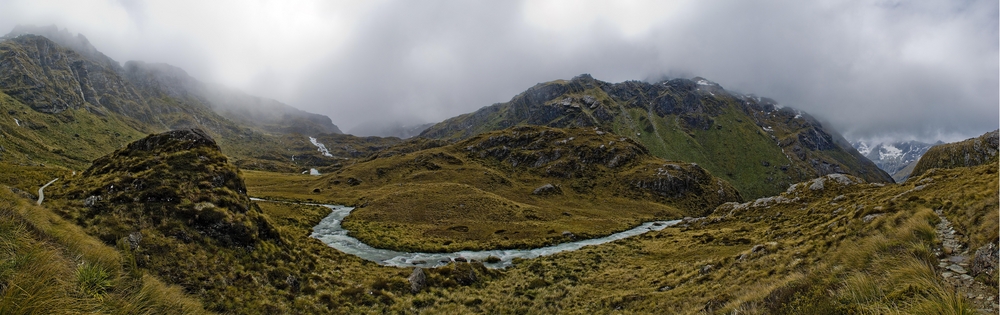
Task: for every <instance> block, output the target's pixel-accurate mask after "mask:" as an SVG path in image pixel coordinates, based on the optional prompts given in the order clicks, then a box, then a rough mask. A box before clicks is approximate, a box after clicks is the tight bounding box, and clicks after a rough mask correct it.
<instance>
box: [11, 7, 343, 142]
mask: <svg viewBox="0 0 1000 315" xmlns="http://www.w3.org/2000/svg"><path fill="white" fill-rule="evenodd" d="M23 35H37V36H42V37H45V38H47V39H49V40H51V41H53V42H54V43H56V45H57V46H61V48H64V49H67V50H71V51H73V52H75V53H77V54H79V56H67V58H60V56H58V55H56V56H54V57H55V58H53V59H54V61H59V60H60V59H65V61H66V62H67V63H69V64H71V65H72V68H73V69H71V70H70V71H68V72H67V73H71V74H73V76H75V77H77V81H78V82H76V84H73V83H74V82H68V83H69V85H68V87H69V89H68V90H58V86H57V87H56V88H57V90H56V91H55V92H57V93H55V94H56V95H59V96H62V95H67V96H66V98H68V99H67V100H65V101H63V102H58V103H57V105H53V106H55V107H56V108H54V109H51V110H56V111H58V110H60V108H64V107H66V106H67V105H68V106H79V105H81V104H82V101H86V102H88V103H90V104H92V105H97V106H105V104H102V103H101V102H100V100H103V99H104V98H107V97H111V98H112V99H116V98H117V99H125V100H127V101H131V102H135V103H140V105H143V104H141V103H143V102H144V101H147V102H148V101H151V100H152V99H156V98H161V97H163V96H169V97H172V98H174V99H176V100H179V101H181V102H183V103H190V104H192V105H199V106H203V107H207V108H210V109H213V110H214V111H215V112H217V113H218V114H220V115H222V116H223V117H225V118H227V119H230V120H233V121H235V122H237V123H240V124H249V125H252V126H257V127H260V128H262V129H264V130H267V131H275V132H282V133H287V132H298V133H302V134H310V135H315V134H319V133H341V132H340V129H338V128H337V126H335V125H334V124H333V123H332V122H331V121H330V118H329V117H326V116H323V115H318V114H313V113H307V112H304V111H301V110H298V109H296V108H294V107H291V106H288V105H286V104H282V103H280V102H278V101H275V100H271V99H262V98H259V97H255V96H251V95H247V94H246V93H243V92H240V91H237V90H233V89H229V88H226V87H223V86H218V85H210V84H206V83H203V82H200V81H198V80H196V79H194V78H192V77H190V76H188V75H187V73H186V72H185V71H184V70H182V69H180V68H177V67H173V66H170V65H167V64H147V63H144V62H142V61H129V62H126V63H125V66H124V67H122V66H121V65H119V64H118V62H117V61H114V60H112V59H111V58H109V57H107V56H105V55H104V54H102V53H101V52H99V51H97V49H96V48H95V47H94V46H92V45H91V44H90V43H89V42H88V41H87V39H86V37H84V36H83V35H77V36H72V35H70V34H69V32H68V31H66V30H65V29H63V30H61V31H60V30H59V29H58V28H56V27H55V26H54V25H53V26H48V27H34V26H23V25H18V26H17V27H15V28H14V30H13V31H11V32H10V33H9V34H7V35H6V36H4V37H3V38H4V39H17V38H19V37H21V36H23ZM36 45H37V44H36ZM43 45H44V44H43ZM51 48H52V47H40V49H44V50H45V51H43V52H42V53H43V54H47V53H48V49H51ZM41 57H47V56H41ZM29 63H30V62H29ZM23 64H24V62H21V65H22V66H23ZM16 66H17V65H15V67H16ZM39 66H41V67H45V68H51V65H50V64H48V63H46V62H45V60H42V62H41V64H40V65H39ZM60 66H62V65H60ZM61 68H64V69H60V70H65V68H66V67H61ZM46 70H48V69H46ZM91 71H98V72H99V73H98V74H90V72H91ZM37 73H38V72H37V71H34V72H33V73H29V74H28V76H31V75H32V74H37ZM36 77H37V76H36ZM105 78H107V79H111V81H110V82H104V80H102V79H105ZM49 79H50V80H51V79H54V81H61V80H62V79H63V78H51V77H50V78H49ZM43 80H44V79H43ZM42 83H43V84H44V83H53V82H51V81H49V82H42ZM59 83H63V82H59ZM57 85H61V84H57ZM90 85H94V86H90ZM109 87H111V88H118V90H109V89H108V88H109ZM39 92H42V93H44V92H51V91H44V90H43V91H39ZM66 92H70V93H66ZM72 92H77V93H72ZM88 92H89V93H88ZM7 94H9V95H11V96H14V97H15V98H18V99H19V100H22V101H24V100H25V98H21V97H20V96H19V95H16V93H7ZM69 95H74V96H69ZM75 96H80V97H81V98H83V100H81V99H79V98H76V97H75ZM88 96H90V97H88ZM25 103H29V104H30V103H31V102H25ZM65 103H68V104H65ZM123 105H124V104H123ZM151 105H152V106H153V107H156V106H155V104H151ZM117 107H121V106H117ZM112 110H113V111H115V112H119V113H120V112H121V111H120V110H115V109H112ZM129 116H130V117H136V116H135V115H129ZM136 118H137V119H139V120H142V121H144V122H150V121H149V119H150V118H149V117H136Z"/></svg>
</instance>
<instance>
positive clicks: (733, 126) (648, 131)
mask: <svg viewBox="0 0 1000 315" xmlns="http://www.w3.org/2000/svg"><path fill="white" fill-rule="evenodd" d="M515 125H543V126H551V127H587V128H598V129H600V130H604V131H606V132H612V133H616V134H618V135H621V136H624V137H628V138H632V139H634V140H636V141H637V142H639V143H642V144H643V145H645V146H646V147H648V148H649V150H650V152H652V153H653V154H654V155H655V156H658V157H661V158H665V159H669V160H683V161H689V162H697V163H699V164H702V165H703V166H704V167H705V168H706V169H708V170H710V171H711V172H713V173H714V174H716V175H718V176H720V177H723V178H725V179H726V180H728V181H730V182H732V183H733V184H734V185H735V186H737V188H738V189H739V190H740V191H741V193H743V194H744V195H746V196H748V197H760V196H766V195H774V194H777V193H778V192H781V191H784V189H785V188H787V187H788V185H790V184H792V183H794V182H797V181H802V180H807V179H811V178H814V177H818V176H821V175H825V174H832V173H848V174H852V175H856V176H859V177H861V178H864V179H865V180H867V181H872V182H892V179H891V177H890V176H889V175H888V174H886V173H885V172H884V171H882V170H881V169H878V167H877V166H875V165H874V164H873V163H871V162H870V161H868V160H867V159H865V158H864V157H863V156H861V155H860V153H858V152H857V151H856V150H855V149H854V148H853V147H851V146H850V144H849V142H847V140H846V139H844V138H843V137H842V136H840V135H839V134H837V133H836V132H835V131H833V130H831V129H829V128H827V127H825V126H823V125H822V124H821V123H819V122H818V121H817V120H815V119H814V118H812V117H811V116H809V115H808V114H806V113H803V112H801V111H799V110H796V109H793V108H790V107H782V106H780V105H778V104H777V102H776V101H774V100H772V99H769V98H766V97H757V96H754V95H743V94H736V93H732V92H729V91H726V90H725V89H724V88H722V86H720V85H719V84H717V83H714V82H711V81H708V80H706V79H704V78H700V77H696V78H694V79H690V80H689V79H672V80H666V81H661V82H656V83H647V82H640V81H625V82H622V83H608V82H603V81H599V80H596V79H594V78H593V77H591V76H590V75H588V74H583V75H580V76H577V77H574V78H573V79H571V80H556V81H550V82H545V83H539V84H537V85H535V86H533V87H531V88H529V89H528V90H526V91H524V92H522V93H520V94H518V95H516V96H514V97H513V98H511V100H510V101H508V102H506V103H497V104H493V105H490V106H485V107H483V108H480V109H479V110H476V111H474V112H471V113H467V114H462V115H459V116H456V117H452V118H449V119H447V120H445V121H443V122H441V123H438V124H436V125H434V126H431V127H430V128H428V129H427V130H425V131H424V132H423V133H421V135H420V136H421V137H425V138H434V139H445V140H449V139H450V140H455V139H464V138H468V137H471V136H473V135H475V134H479V133H482V132H486V131H490V130H498V129H503V128H508V127H511V126H515Z"/></svg>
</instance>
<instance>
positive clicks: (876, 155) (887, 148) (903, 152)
mask: <svg viewBox="0 0 1000 315" xmlns="http://www.w3.org/2000/svg"><path fill="white" fill-rule="evenodd" d="M936 144H941V142H940V141H939V142H938V143H936ZM851 145H852V146H853V147H854V148H855V149H857V150H858V152H860V153H861V155H864V156H865V157H866V158H868V159H869V160H871V161H872V162H873V163H875V165H876V166H878V168H880V169H882V170H883V171H885V172H886V173H889V174H891V175H892V179H893V180H895V181H896V182H897V183H900V182H903V181H905V180H906V179H907V178H908V177H909V176H910V172H911V171H913V166H915V165H916V163H917V161H919V160H920V157H921V156H922V155H924V153H925V152H927V149H930V148H931V146H933V145H934V144H930V143H923V142H920V141H900V142H892V143H877V144H871V143H866V142H864V141H856V142H853V143H851Z"/></svg>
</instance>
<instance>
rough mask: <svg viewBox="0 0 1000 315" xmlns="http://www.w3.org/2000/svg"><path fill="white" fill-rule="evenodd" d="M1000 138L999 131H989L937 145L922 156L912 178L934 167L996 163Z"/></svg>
mask: <svg viewBox="0 0 1000 315" xmlns="http://www.w3.org/2000/svg"><path fill="white" fill-rule="evenodd" d="M998 147H1000V138H998V131H997V130H994V131H992V132H987V133H986V134H983V135H982V136H979V137H976V138H972V139H967V140H965V141H961V142H955V143H947V144H942V145H936V146H933V147H931V148H930V149H929V150H927V153H924V155H923V156H922V157H920V161H919V162H917V166H916V167H914V168H913V173H912V174H911V175H910V177H912V178H917V177H919V176H920V175H923V174H924V173H926V172H927V171H928V170H930V169H932V168H955V167H969V166H976V165H982V164H986V163H989V162H993V163H996V161H997V153H998Z"/></svg>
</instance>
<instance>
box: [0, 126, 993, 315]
mask: <svg viewBox="0 0 1000 315" xmlns="http://www.w3.org/2000/svg"><path fill="white" fill-rule="evenodd" d="M570 138H573V139H572V140H571V139H570ZM563 140H566V142H565V143H562V142H561V141H563ZM557 141H558V142H557ZM612 141H613V143H612ZM557 143H558V144H557ZM601 146H603V148H602V147H601ZM412 148H416V149H412ZM602 149H603V150H602ZM557 150H558V151H557ZM643 150H644V148H643V147H641V146H636V145H634V143H633V142H631V141H629V140H627V139H626V140H622V139H621V138H620V137H617V136H614V135H612V134H604V135H601V134H598V133H597V132H595V131H594V130H592V129H570V130H560V129H550V128H541V127H521V128H513V129H509V130H505V131H502V132H496V133H488V134H484V135H481V136H479V137H473V138H470V139H468V140H466V141H464V142H460V143H458V144H454V145H443V146H438V145H437V144H435V143H427V142H424V141H423V140H418V141H416V142H407V144H405V147H403V148H399V149H390V150H386V151H383V153H382V154H380V155H378V156H375V157H372V158H370V159H366V160H361V161H357V163H355V164H353V165H345V166H343V168H341V169H339V170H337V171H334V172H333V173H330V174H327V175H325V176H319V177H317V176H309V175H299V174H276V173H269V172H260V171H253V172H243V171H239V170H237V169H236V168H235V167H234V166H233V165H232V164H230V163H229V162H228V159H227V158H226V157H225V156H224V155H222V154H221V151H220V150H219V148H218V146H217V145H215V144H214V142H212V141H211V138H210V137H206V136H205V135H204V134H200V133H198V132H190V131H189V132H174V133H167V134H161V135H153V136H150V137H147V138H145V139H143V140H141V141H137V142H134V143H132V144H130V145H128V146H125V147H124V148H123V149H121V150H119V151H117V152H115V153H113V154H111V155H109V156H107V157H105V158H101V159H98V160H96V161H95V162H94V163H93V166H91V168H90V169H88V170H87V171H85V172H80V173H79V174H78V175H75V176H74V175H72V173H71V171H69V170H67V169H62V168H59V167H52V166H45V167H41V166H34V167H26V166H20V165H6V166H3V167H6V169H10V170H14V171H19V170H24V172H21V173H19V174H22V175H6V176H7V177H5V180H9V181H11V182H12V183H16V184H17V185H18V186H19V187H21V188H17V189H16V190H14V189H11V187H10V186H4V187H0V188H4V189H0V200H2V201H4V202H3V203H0V205H2V206H0V233H2V235H3V237H0V240H2V241H0V242H2V243H0V244H2V245H3V246H2V247H0V294H2V295H3V296H4V299H3V300H2V301H0V310H2V311H3V313H32V312H35V313H93V312H102V313H122V314H133V313H150V314H161V313H167V314H170V313H198V312H205V310H207V311H211V312H220V313H234V314H274V313H331V312H332V313H372V314H375V313H420V312H426V313H486V312H495V313H568V314H573V313H594V312H598V313H609V312H621V313H680V314H691V313H703V312H707V313H762V314H763V313H778V314H802V313H813V314H823V313H833V314H836V313H955V314H962V313H970V312H975V311H976V305H978V304H976V303H974V302H972V301H970V300H969V299H968V298H967V297H966V296H965V295H963V294H961V292H960V291H956V289H955V288H953V287H951V286H950V285H948V284H946V283H945V282H942V280H941V278H940V276H939V275H938V272H939V271H940V270H938V268H939V267H938V266H937V257H936V256H935V255H937V253H939V252H941V247H942V243H941V242H942V241H941V239H940V238H939V236H938V234H937V232H936V231H935V229H934V225H935V224H936V223H937V222H938V220H940V217H939V216H938V215H937V214H936V213H935V212H934V210H940V211H941V213H942V215H944V216H945V217H946V218H948V220H950V221H951V222H954V224H955V229H956V230H957V231H958V233H959V234H960V235H961V236H960V239H961V240H963V242H965V243H966V244H967V245H968V246H983V244H991V243H993V244H995V243H997V242H998V239H997V238H998V237H997V232H996V231H997V226H996V225H995V224H996V223H994V222H996V221H997V219H996V218H997V217H998V211H1000V210H998V199H1000V197H998V195H997V191H998V186H997V181H996V176H997V167H998V166H997V164H996V163H989V164H985V165H980V166H975V167H960V168H953V169H937V170H934V171H930V172H926V173H925V174H923V175H922V176H920V177H915V178H912V179H911V180H909V181H908V182H907V183H905V184H901V185H894V184H889V185H885V184H880V183H864V182H863V181H862V180H860V179H858V178H856V177H852V176H846V175H839V174H834V175H828V176H825V177H822V178H818V179H815V180H812V181H808V182H804V183H799V184H796V185H794V186H792V187H791V188H789V189H788V190H787V191H786V192H785V193H783V194H781V195H778V196H774V197H768V198H762V199H757V200H753V201H748V202H746V203H739V202H728V203H724V204H722V205H719V206H715V205H717V204H719V203H723V202H725V201H729V200H733V199H730V198H736V197H738V196H739V195H738V194H736V193H735V189H733V188H732V187H727V186H726V185H725V182H724V181H720V180H718V179H716V178H714V177H712V176H711V175H710V173H708V172H707V171H705V170H703V169H701V168H700V167H699V166H696V165H693V164H688V163H682V162H671V161H663V160H659V159H655V158H651V157H648V155H646V153H645V152H644V151H643ZM555 152H561V153H560V155H559V156H558V157H554V156H555V155H554V153H555ZM569 152H572V153H575V154H570V153H569ZM601 152H604V153H601ZM553 157H554V158H553ZM539 161H543V162H539ZM612 162H614V163H612ZM536 165H537V166H536ZM484 172H485V174H484ZM664 172H665V173H664ZM67 173H69V174H67ZM666 174H670V176H667V175H666ZM244 175H246V180H247V181H248V183H247V184H244V182H243V180H244V179H243V176H244ZM48 176H65V179H64V180H61V181H59V182H57V184H54V185H53V186H51V187H50V188H49V189H51V191H46V195H47V196H48V197H47V199H46V201H45V203H44V207H38V206H33V202H34V199H33V198H31V197H33V196H31V195H30V194H29V192H31V191H34V190H37V187H38V186H40V185H41V184H43V183H44V182H46V179H47V177H48ZM671 178H678V179H688V181H680V182H671V181H670V179H671ZM658 180H659V181H658ZM657 182H659V183H660V184H652V185H649V184H648V183H657ZM32 183H34V184H32ZM550 183H551V184H552V186H551V187H548V188H544V189H542V188H543V187H544V186H545V184H550ZM682 184H683V185H682ZM720 185H721V186H720ZM539 189H540V190H539ZM720 189H721V192H720V191H719V190H720ZM536 190H537V191H536ZM246 191H249V193H250V195H252V196H261V197H269V198H271V199H279V198H282V199H286V200H293V201H319V202H337V203H345V204H352V205H357V206H364V207H360V208H359V209H357V210H355V211H356V212H355V213H352V215H351V216H349V217H348V220H347V222H345V224H344V225H345V226H347V227H348V229H350V230H352V231H353V232H354V233H356V234H357V235H358V237H359V238H363V237H366V235H367V237H370V238H372V240H365V241H366V242H371V243H373V244H376V245H377V246H378V244H389V245H391V246H395V247H397V248H404V249H405V247H407V246H409V247H413V248H422V249H435V247H434V246H439V247H436V248H437V249H439V250H449V251H450V250H452V249H453V248H477V246H480V247H481V248H494V247H505V246H511V247H517V246H530V245H527V244H534V243H529V242H522V243H517V242H515V241H511V240H516V238H512V237H509V236H508V235H511V234H514V233H513V232H519V231H518V230H515V229H517V228H520V229H523V231H529V232H530V231H533V230H532V225H530V224H527V223H523V222H530V223H532V224H538V225H543V224H548V226H549V227H548V228H547V229H548V230H556V231H557V232H561V231H559V229H562V228H564V227H568V228H567V229H568V230H570V231H571V232H572V233H574V234H576V235H582V236H588V237H589V236H591V235H599V234H604V233H609V232H610V231H613V230H616V229H619V226H625V227H628V226H630V225H632V224H634V222H638V221H640V220H646V219H649V218H674V217H681V216H692V217H698V218H688V219H685V220H684V221H683V222H682V223H681V224H679V225H677V226H675V227H671V228H666V229H664V230H662V231H656V232H649V233H645V234H642V235H640V236H636V237H632V238H628V239H623V240H619V241H615V242H611V243H607V244H603V245H598V246H590V247H585V248H583V249H581V250H578V251H574V252H564V253H559V254H556V255H552V256H546V257H541V258H537V259H531V260H516V261H515V262H514V265H513V266H511V267H509V268H507V269H503V270H492V269H487V268H485V267H484V266H483V264H482V263H481V262H477V261H470V262H452V263H451V264H449V265H446V266H444V267H440V268H431V269H424V270H423V272H424V273H425V276H426V281H425V285H424V286H423V287H421V288H418V289H417V290H414V288H413V286H411V283H410V282H408V280H407V278H408V277H409V276H410V275H411V274H412V273H413V272H414V269H411V268H395V267H384V266H379V265H378V264H376V263H374V262H369V261H364V260H362V259H360V258H358V257H355V256H351V255H348V254H344V253H341V252H339V251H336V250H334V249H332V248H330V247H328V246H326V245H325V244H323V243H321V242H320V241H319V240H317V239H314V238H311V237H309V234H310V232H311V230H312V227H313V226H315V225H316V223H317V222H319V221H320V220H321V219H322V218H323V217H325V216H326V215H327V214H328V213H329V209H328V208H325V207H320V206H312V205H305V204H293V203H277V202H251V201H250V200H249V198H248V195H247V193H246ZM590 195H596V196H597V197H596V198H594V199H590V198H589V197H587V196H590ZM88 200H89V201H88ZM420 205H427V208H426V209H417V207H416V206H420ZM460 206H461V207H460ZM428 209H429V210H434V211H428ZM464 209H468V210H464ZM650 209H653V210H650ZM599 211H604V212H603V213H602V212H599ZM659 211H662V213H661V212H659ZM563 212H566V213H569V215H565V214H563ZM499 215H508V217H491V216H499ZM528 215H533V216H535V217H536V218H530V217H528ZM630 215H631V217H629V216H630ZM607 217H616V219H609V218H607ZM617 217H621V218H626V219H621V218H617ZM438 220H440V221H442V222H446V224H441V225H437V226H431V225H427V226H421V224H424V222H434V223H436V222H437V221H438ZM504 220H507V221H504ZM602 220H605V221H602ZM352 221H353V223H352ZM484 221H485V222H488V223H490V224H491V226H489V227H488V228H489V229H488V230H486V231H489V232H492V234H490V233H480V234H477V233H475V232H476V231H477V229H487V225H486V224H484V223H482V222H484ZM602 222H611V223H609V224H608V225H604V226H602V225H601V224H604V223H602ZM351 224H354V225H351ZM475 224H478V225H475ZM503 224H511V225H517V224H523V227H515V228H511V229H510V230H507V231H504V232H502V233H496V231H495V229H496V228H497V226H501V225H503ZM560 224H563V225H562V226H560ZM991 224H992V225H991ZM456 225H464V226H466V228H467V230H466V229H449V230H448V231H445V232H446V233H455V234H448V235H446V236H442V237H440V239H446V238H447V239H452V240H457V241H453V242H454V243H453V244H455V245H456V246H453V247H449V246H452V245H451V244H449V245H444V244H443V243H438V239H436V238H435V237H438V236H434V233H435V231H439V230H441V228H442V227H452V226H456ZM366 226H367V227H366ZM366 228H367V229H369V230H365V229H366ZM408 229H414V230H419V231H421V233H422V234H419V235H418V234H416V233H412V232H411V231H408ZM421 229H423V230H421ZM462 230H465V231H462ZM548 230H545V231H543V229H537V230H534V231H538V233H540V234H541V233H542V232H545V233H544V234H541V235H548ZM508 231H511V232H508ZM578 231H579V232H578ZM529 232H521V233H529ZM458 233H465V235H472V236H471V237H466V238H465V239H462V238H461V236H456V235H460V234H458ZM508 233H509V234H508ZM588 233H592V234H588ZM483 234H485V235H486V236H485V237H483V236H476V235H483ZM557 234H560V235H559V236H558V237H559V238H563V237H565V236H563V235H562V234H561V233H557ZM442 235H444V234H442ZM498 235H503V236H508V240H505V241H509V242H508V243H504V242H501V241H499V240H497V239H500V238H499V237H498ZM533 239H534V240H538V239H541V240H542V241H541V242H539V243H546V242H552V241H553V240H555V241H562V240H561V239H545V238H544V237H537V236H536V237H535V238H533ZM380 241H381V242H383V243H379V242H380ZM463 242H464V243H463ZM532 242H537V241H532ZM391 246H390V247H391ZM993 280H994V281H995V280H996V279H993ZM975 281H980V282H986V281H990V280H989V279H983V277H982V276H981V275H976V280H975ZM164 283H169V284H170V285H166V284H164ZM174 285H176V286H174ZM992 290H994V291H993V292H992V293H991V294H993V296H996V293H997V292H996V291H995V286H993V289H992Z"/></svg>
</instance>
